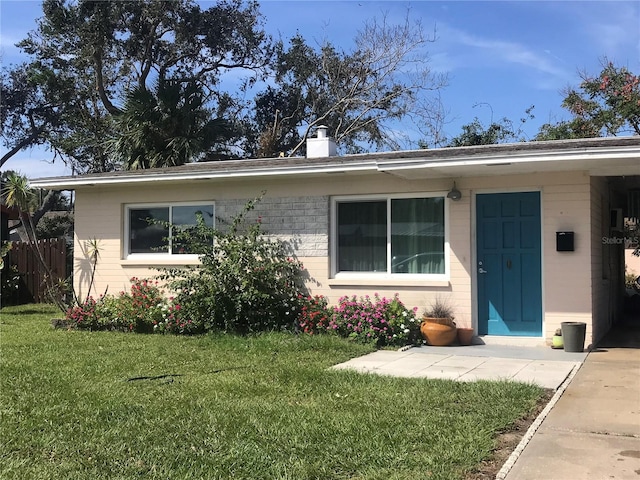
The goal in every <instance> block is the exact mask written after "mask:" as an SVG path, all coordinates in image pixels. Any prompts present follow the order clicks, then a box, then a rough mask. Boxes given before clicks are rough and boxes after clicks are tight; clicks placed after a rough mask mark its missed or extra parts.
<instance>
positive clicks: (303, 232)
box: [216, 196, 329, 257]
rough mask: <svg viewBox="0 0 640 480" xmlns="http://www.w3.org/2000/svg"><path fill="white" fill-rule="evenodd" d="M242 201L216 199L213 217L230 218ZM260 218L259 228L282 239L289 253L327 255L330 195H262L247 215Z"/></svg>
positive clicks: (233, 215)
mask: <svg viewBox="0 0 640 480" xmlns="http://www.w3.org/2000/svg"><path fill="white" fill-rule="evenodd" d="M245 203H246V202H245V201H244V200H222V201H219V202H216V217H221V218H224V219H231V218H233V217H235V215H237V214H238V213H239V212H241V211H242V209H243V208H244V206H245ZM259 217H260V220H261V223H262V231H263V232H265V233H266V234H268V235H269V236H273V237H275V238H278V239H280V240H282V241H284V242H285V243H286V244H287V245H288V246H289V247H290V252H291V254H292V255H296V256H298V257H326V256H327V255H328V254H329V236H328V232H329V197H328V196H313V197H311V196H309V197H275V198H270V197H266V198H263V199H262V201H260V202H259V203H258V204H257V205H256V208H255V210H253V211H251V212H249V214H248V215H247V218H248V219H249V220H250V221H257V220H258V218H259Z"/></svg>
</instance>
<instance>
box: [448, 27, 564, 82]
mask: <svg viewBox="0 0 640 480" xmlns="http://www.w3.org/2000/svg"><path fill="white" fill-rule="evenodd" d="M458 41H459V42H460V43H461V44H462V45H465V46H468V47H471V48H475V49H477V50H479V51H480V53H481V54H482V56H483V59H485V60H486V59H487V58H489V59H492V61H493V62H496V61H498V62H502V63H506V64H510V63H511V64H517V65H523V66H525V67H528V68H531V69H533V70H537V71H539V72H541V73H545V74H550V75H553V76H556V77H564V76H566V72H565V70H564V69H563V68H560V67H558V66H556V65H555V63H554V62H551V61H549V59H548V58H546V55H541V54H540V53H538V52H536V51H535V50H532V49H530V48H528V47H526V46H525V45H522V44H520V43H517V42H508V41H504V40H493V39H486V38H481V37H478V36H475V35H470V34H467V33H465V32H459V34H458ZM542 53H543V54H544V53H545V52H542Z"/></svg>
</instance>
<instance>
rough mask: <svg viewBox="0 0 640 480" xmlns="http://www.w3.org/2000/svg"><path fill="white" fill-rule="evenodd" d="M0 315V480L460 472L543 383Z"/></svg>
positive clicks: (315, 342)
mask: <svg viewBox="0 0 640 480" xmlns="http://www.w3.org/2000/svg"><path fill="white" fill-rule="evenodd" d="M54 316H57V314H56V312H55V310H52V309H51V308H49V307H46V306H39V305H30V306H23V307H12V308H4V309H2V310H0V409H1V411H2V417H1V422H0V442H1V449H0V469H1V470H0V477H2V478H3V479H26V478H28V479H53V478H55V479H106V478H120V479H130V478H158V479H230V478H233V479H296V480H303V479H332V480H333V479H385V480H389V479H421V478H425V479H459V478H465V475H467V474H468V472H471V471H473V470H474V468H475V467H476V466H477V465H479V464H480V462H482V461H483V460H486V459H487V458H488V457H489V456H490V455H491V452H492V450H493V448H494V447H495V445H496V438H497V436H498V432H500V431H503V430H505V429H507V428H508V427H509V426H510V425H512V424H513V423H514V422H516V421H517V420H518V419H520V418H522V417H523V416H525V415H527V414H528V413H529V412H531V411H532V410H533V409H534V408H535V407H536V403H537V402H538V401H539V399H540V398H542V397H543V395H544V391H543V390H542V389H539V388H537V387H535V386H530V385H524V384H517V383H507V382H477V383H456V382H452V381H444V380H425V379H400V378H388V377H381V376H375V375H362V374H358V373H354V372H349V371H333V370H328V367H330V366H331V365H334V364H336V363H339V362H342V361H345V360H347V359H349V358H352V357H355V356H358V355H362V354H365V353H367V352H369V351H371V347H367V346H363V345H358V344H354V343H351V342H349V341H347V340H344V339H340V338H337V337H332V336H307V335H301V336H294V335H290V334H284V333H283V334H264V335H257V336H251V337H238V336H227V335H209V336H200V337H184V336H172V335H144V334H130V333H118V332H87V331H65V330H53V329H52V327H51V323H50V320H51V318H52V317H54Z"/></svg>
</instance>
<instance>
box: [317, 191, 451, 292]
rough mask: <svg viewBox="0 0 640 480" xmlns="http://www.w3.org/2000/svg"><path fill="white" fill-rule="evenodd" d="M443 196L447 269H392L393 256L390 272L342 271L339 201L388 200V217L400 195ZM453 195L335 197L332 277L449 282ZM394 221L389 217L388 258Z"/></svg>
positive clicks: (332, 212)
mask: <svg viewBox="0 0 640 480" xmlns="http://www.w3.org/2000/svg"><path fill="white" fill-rule="evenodd" d="M436 197H441V198H443V199H444V200H445V202H444V273H437V274H436V273H413V274H411V273H390V272H389V260H387V272H386V273H385V272H338V265H337V258H338V239H337V228H338V226H337V224H336V221H337V219H338V215H337V205H338V203H340V202H345V201H351V202H353V201H367V200H386V202H387V219H390V218H391V200H394V199H397V198H436ZM449 203H450V201H449V199H447V192H446V191H443V192H428V193H425V192H413V193H399V194H380V195H375V194H371V195H339V196H335V197H331V218H330V225H329V230H330V237H329V241H330V246H331V248H330V251H329V252H330V257H331V258H330V264H331V272H330V279H335V280H347V281H349V280H365V279H366V280H373V281H378V280H393V281H399V280H405V281H434V282H448V281H449V279H450V273H451V270H450V250H451V249H450V247H449V223H450V222H449ZM390 239H391V222H390V221H387V259H390V258H391V241H390Z"/></svg>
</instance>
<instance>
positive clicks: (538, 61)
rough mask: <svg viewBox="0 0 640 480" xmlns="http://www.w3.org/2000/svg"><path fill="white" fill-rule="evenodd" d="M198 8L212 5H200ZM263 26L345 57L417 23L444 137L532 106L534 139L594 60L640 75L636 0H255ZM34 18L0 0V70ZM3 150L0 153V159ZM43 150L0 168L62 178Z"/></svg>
mask: <svg viewBox="0 0 640 480" xmlns="http://www.w3.org/2000/svg"><path fill="white" fill-rule="evenodd" d="M199 3H200V4H201V5H202V6H203V8H207V7H208V5H209V6H210V5H211V2H207V1H200V2H199ZM260 10H261V12H262V13H263V15H264V16H265V28H266V30H267V32H268V33H270V34H271V35H273V36H274V37H276V38H278V37H281V38H283V39H285V40H286V39H288V38H290V37H291V36H293V35H295V34H296V33H300V34H302V36H303V37H305V38H306V39H307V40H308V41H309V42H310V43H312V44H313V43H321V42H322V40H324V39H327V40H328V41H330V42H331V43H333V44H334V45H337V46H340V47H342V48H343V49H344V50H346V51H348V50H349V49H350V48H352V46H353V38H354V37H355V36H356V34H357V32H358V31H359V30H360V29H362V27H363V25H364V23H365V22H366V21H367V20H370V19H372V18H374V17H376V18H378V19H380V18H382V16H385V15H386V18H387V21H391V22H393V21H397V22H398V23H400V22H403V21H404V18H405V16H406V15H407V14H408V15H409V18H410V19H411V20H412V21H413V20H417V21H420V22H421V23H422V26H423V28H424V29H425V31H426V32H429V33H433V32H435V36H436V41H435V42H433V43H431V44H429V46H428V52H427V55H428V61H429V67H430V68H431V69H432V71H433V72H436V73H443V74H446V75H447V76H448V79H449V80H448V86H447V87H445V88H444V89H443V90H442V91H441V94H440V95H441V100H442V103H443V105H444V108H445V111H446V112H447V123H446V124H445V127H444V130H445V132H446V133H447V135H448V136H449V137H453V136H455V135H457V134H459V133H460V131H461V126H462V125H464V124H467V123H469V122H471V121H472V120H473V119H474V118H475V117H477V118H478V119H479V120H480V121H481V122H482V123H483V124H484V125H485V126H486V125H489V124H490V123H491V122H492V121H499V120H500V119H502V118H504V117H506V118H509V119H511V120H513V121H517V120H519V119H520V118H522V117H524V116H525V110H526V109H527V108H529V107H530V106H532V105H533V106H534V107H535V108H534V110H533V114H534V115H535V118H534V119H533V120H528V121H527V123H525V125H524V133H525V135H526V136H527V137H528V138H533V137H534V136H535V134H536V133H537V131H538V129H539V127H540V126H541V125H542V124H544V123H549V122H552V123H553V122H557V121H559V120H562V119H566V118H568V114H567V112H566V111H565V110H564V109H562V107H561V104H562V99H563V95H562V91H563V89H565V88H566V87H568V86H574V87H575V86H578V85H579V83H580V72H586V73H588V74H592V75H596V74H598V73H599V72H600V70H601V67H602V62H603V59H605V58H606V59H608V60H610V61H613V62H614V63H615V64H616V65H617V66H626V67H627V68H628V69H629V70H631V71H632V72H634V73H636V74H639V73H640V2H638V1H637V0H636V1H615V0H610V1H560V0H556V1H493V2H484V1H471V2H465V1H449V2H439V1H412V2H407V1H375V2H374V1H367V0H357V1H331V0H328V1H327V0H325V1H321V2H319V1H301V0H290V1H282V0H263V1H261V2H260ZM41 16H42V9H41V3H40V1H31V0H19V1H18V0H1V1H0V62H1V63H2V65H3V66H6V65H10V64H15V63H19V62H20V61H21V60H24V59H25V57H24V56H22V54H21V52H20V50H19V49H18V48H17V47H15V46H14V44H15V43H16V42H17V41H19V40H21V39H23V38H25V37H26V35H27V33H28V32H29V31H30V30H33V29H34V28H35V26H36V21H37V19H38V18H39V17H41ZM4 152H6V149H4V148H1V147H0V155H1V154H3V153H4ZM52 158H53V154H52V153H51V152H48V151H45V150H42V149H32V150H26V151H23V152H21V153H19V154H18V155H16V156H14V157H12V158H11V159H10V160H9V161H8V162H7V163H6V164H5V165H4V168H5V169H13V170H17V171H20V172H21V173H23V174H25V175H27V176H28V177H29V178H38V177H47V176H56V175H68V174H70V171H69V170H68V169H66V168H65V167H64V165H63V164H62V163H61V162H59V161H56V162H55V163H52V162H51V160H52Z"/></svg>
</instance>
